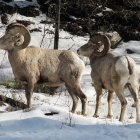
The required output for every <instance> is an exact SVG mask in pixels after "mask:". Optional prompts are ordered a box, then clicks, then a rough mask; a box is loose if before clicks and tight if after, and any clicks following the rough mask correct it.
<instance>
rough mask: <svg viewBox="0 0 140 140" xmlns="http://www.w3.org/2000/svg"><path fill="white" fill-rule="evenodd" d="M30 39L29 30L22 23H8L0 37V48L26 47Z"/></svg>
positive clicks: (18, 48)
mask: <svg viewBox="0 0 140 140" xmlns="http://www.w3.org/2000/svg"><path fill="white" fill-rule="evenodd" d="M30 40H31V35H30V32H29V30H28V29H27V28H26V27H25V26H24V25H22V24H19V23H12V24H10V25H8V27H7V29H6V31H5V35H4V36H3V37H2V38H0V49H3V50H12V49H16V50H21V49H24V48H26V47H27V46H28V45H29V43H30Z"/></svg>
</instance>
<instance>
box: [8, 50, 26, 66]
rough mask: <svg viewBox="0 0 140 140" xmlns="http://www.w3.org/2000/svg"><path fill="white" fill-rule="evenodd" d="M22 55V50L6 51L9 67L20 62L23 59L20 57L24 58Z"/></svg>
mask: <svg viewBox="0 0 140 140" xmlns="http://www.w3.org/2000/svg"><path fill="white" fill-rule="evenodd" d="M23 53H24V51H23V50H22V51H16V50H12V51H8V58H9V61H10V63H11V65H12V64H13V63H14V64H15V63H16V62H18V63H19V60H21V61H22V60H24V58H22V56H24V54H23ZM21 54H22V55H21ZM17 60H18V61H17Z"/></svg>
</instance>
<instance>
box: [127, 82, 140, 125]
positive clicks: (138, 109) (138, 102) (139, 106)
mask: <svg viewBox="0 0 140 140" xmlns="http://www.w3.org/2000/svg"><path fill="white" fill-rule="evenodd" d="M133 87H135V88H132V85H131V84H128V88H129V90H130V92H131V95H132V97H133V99H134V101H135V106H136V117H137V119H136V122H137V123H140V100H139V97H138V87H137V86H133ZM136 87H137V88H136Z"/></svg>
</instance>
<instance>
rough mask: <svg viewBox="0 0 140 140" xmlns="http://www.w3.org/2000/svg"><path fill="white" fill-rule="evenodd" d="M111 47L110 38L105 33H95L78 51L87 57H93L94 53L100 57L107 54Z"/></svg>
mask: <svg viewBox="0 0 140 140" xmlns="http://www.w3.org/2000/svg"><path fill="white" fill-rule="evenodd" d="M109 48H110V40H109V38H108V37H107V36H106V35H104V34H94V35H92V36H91V38H90V39H89V41H88V43H86V44H85V45H83V46H81V47H80V48H79V49H78V50H77V53H78V54H79V55H83V56H86V57H89V58H90V57H91V56H92V55H94V56H97V57H100V56H103V55H105V54H106V53H107V52H108V51H109Z"/></svg>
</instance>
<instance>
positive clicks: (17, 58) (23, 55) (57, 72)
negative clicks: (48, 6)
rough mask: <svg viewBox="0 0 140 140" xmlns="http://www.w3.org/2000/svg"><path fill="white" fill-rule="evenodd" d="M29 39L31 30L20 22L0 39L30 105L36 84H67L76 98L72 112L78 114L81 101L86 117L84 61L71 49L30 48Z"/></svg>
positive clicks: (70, 92)
mask: <svg viewBox="0 0 140 140" xmlns="http://www.w3.org/2000/svg"><path fill="white" fill-rule="evenodd" d="M30 39H31V35H30V33H29V31H28V29H27V28H26V27H25V26H23V25H21V24H19V23H12V24H10V25H8V27H7V29H6V32H5V35H4V36H2V37H1V38H0V49H3V50H7V51H8V59H9V61H10V64H11V67H12V70H13V73H14V76H15V80H17V81H18V82H20V83H21V84H22V85H24V87H25V94H26V99H27V106H28V107H29V108H30V107H31V97H32V94H33V89H34V86H35V84H36V83H38V84H45V85H47V86H51V87H53V86H61V85H63V84H65V86H66V88H67V90H68V92H69V94H70V95H71V97H72V99H73V106H72V110H71V111H72V112H73V113H74V112H75V110H76V107H77V104H78V99H79V98H80V100H81V103H82V113H83V114H84V113H85V112H86V102H87V97H86V95H85V94H84V93H83V91H82V89H81V86H80V79H81V76H82V73H83V71H84V69H85V65H84V63H83V61H82V60H81V59H80V58H79V57H78V56H77V55H76V54H75V53H74V52H71V51H68V50H51V49H43V48H39V47H35V46H28V44H29V43H30Z"/></svg>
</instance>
